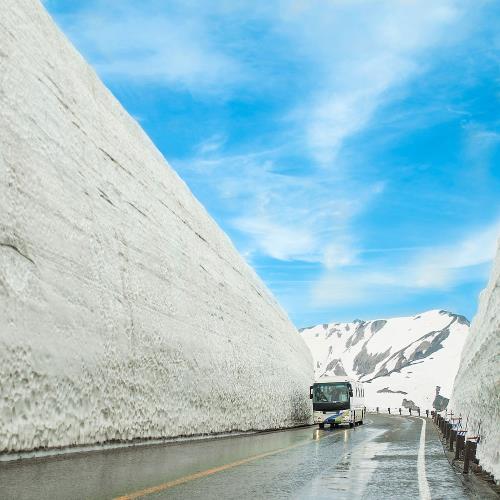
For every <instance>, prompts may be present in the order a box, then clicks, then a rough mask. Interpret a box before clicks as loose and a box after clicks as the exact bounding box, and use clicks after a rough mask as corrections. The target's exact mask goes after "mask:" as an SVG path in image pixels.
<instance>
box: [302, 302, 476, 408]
mask: <svg viewBox="0 0 500 500" xmlns="http://www.w3.org/2000/svg"><path fill="white" fill-rule="evenodd" d="M468 330H469V323H468V321H467V319H466V318H464V317H463V316H459V315H457V314H453V313H450V312H447V311H437V310H433V311H428V312H425V313H422V314H419V315H417V316H412V317H402V318H390V319H377V320H372V321H362V320H354V321H353V322H351V323H329V324H323V325H317V326H314V327H308V328H304V329H302V330H301V334H302V336H303V338H304V340H305V341H306V343H307V345H308V346H309V348H310V350H311V353H312V355H313V358H314V367H315V375H316V380H318V379H320V378H321V377H328V376H335V375H348V376H349V377H353V378H355V379H357V380H360V381H361V382H366V387H365V396H366V405H367V406H368V407H371V408H375V407H377V406H379V407H380V408H385V409H387V408H388V407H391V408H399V407H401V408H416V407H420V408H421V409H422V410H426V409H429V410H431V409H432V408H433V407H434V405H435V404H436V405H446V403H447V398H449V397H450V395H451V390H452V386H453V379H454V377H455V374H456V372H457V369H458V362H459V358H460V352H461V350H462V346H463V345H464V342H465V340H466V338H467V332H468ZM436 387H439V388H440V391H439V395H438V396H437V397H436Z"/></svg>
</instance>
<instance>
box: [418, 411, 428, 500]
mask: <svg viewBox="0 0 500 500" xmlns="http://www.w3.org/2000/svg"><path fill="white" fill-rule="evenodd" d="M420 420H422V429H421V431H420V445H419V448H418V457H417V473H418V489H419V491H420V499H421V500H431V490H430V489H429V483H428V482H427V475H426V473H425V428H426V427H427V422H426V421H425V418H420Z"/></svg>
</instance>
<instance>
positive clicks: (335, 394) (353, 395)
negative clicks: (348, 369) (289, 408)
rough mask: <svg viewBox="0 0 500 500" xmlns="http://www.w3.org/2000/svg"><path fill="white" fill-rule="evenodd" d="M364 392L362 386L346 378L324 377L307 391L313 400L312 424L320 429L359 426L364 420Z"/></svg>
mask: <svg viewBox="0 0 500 500" xmlns="http://www.w3.org/2000/svg"><path fill="white" fill-rule="evenodd" d="M364 396H365V390H364V388H363V384H362V383H361V382H358V381H356V380H353V379H351V378H348V377H328V378H327V377H324V378H321V379H319V380H318V382H315V383H314V385H312V386H311V387H310V389H309V397H310V398H311V399H312V400H313V416H314V423H315V424H319V427H320V429H323V428H324V427H325V424H329V425H330V427H338V426H339V425H349V427H354V426H355V425H361V424H362V423H363V419H364V418H365V412H366V408H365V405H364V400H365V398H364Z"/></svg>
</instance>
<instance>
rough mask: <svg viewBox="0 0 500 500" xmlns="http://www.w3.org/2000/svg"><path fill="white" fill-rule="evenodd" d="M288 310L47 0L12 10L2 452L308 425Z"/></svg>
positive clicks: (302, 348) (0, 276) (3, 212)
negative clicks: (105, 80)
mask: <svg viewBox="0 0 500 500" xmlns="http://www.w3.org/2000/svg"><path fill="white" fill-rule="evenodd" d="M313 378H314V377H313V365H312V358H311V355H310V353H309V350H308V349H307V347H306V345H305V343H304V342H303V340H302V339H301V338H300V336H299V334H298V333H297V331H296V329H295V328H294V326H293V325H292V324H291V322H290V321H289V319H288V317H287V315H286V314H285V313H284V311H283V310H282V309H281V307H280V306H279V305H278V304H277V302H276V301H275V300H274V299H273V297H272V296H271V294H270V293H269V291H268V290H267V289H266V288H265V286H264V285H263V283H262V282H261V281H260V280H259V278H258V277H257V276H256V274H255V273H254V272H253V271H252V269H251V268H250V267H249V266H248V265H247V264H246V263H245V261H244V260H243V258H242V257H241V256H240V255H239V254H238V252H237V251H236V250H235V248H234V247H233V245H232V243H231V242H230V240H229V239H228V237H227V236H226V235H225V234H224V233H223V232H222V230H221V229H220V228H219V227H218V226H217V224H216V223H215V222H214V221H213V220H212V219H211V218H210V216H209V215H208V214H207V212H206V211H205V209H204V208H203V207H202V206H201V205H200V203H199V202H198V201H197V200H196V199H195V198H194V197H193V195H192V194H191V192H190V191H189V189H188V188H187V187H186V185H185V184H184V183H183V181H182V180H181V179H180V178H179V177H178V176H177V175H176V174H175V172H174V171H173V170H172V169H171V168H170V167H169V166H168V165H167V163H166V162H165V160H164V158H163V157H162V155H161V154H160V153H159V152H158V150H157V149H156V148H155V147H154V145H153V144H152V143H151V141H150V140H149V139H148V137H147V136H146V134H145V133H144V132H143V131H142V130H141V128H140V127H139V126H138V125H137V123H136V122H135V121H134V120H133V119H132V118H131V117H130V116H129V115H128V114H127V113H126V112H125V111H124V110H123V108H122V107H121V106H120V104H119V103H118V102H117V101H116V99H115V98H114V97H113V96H112V95H111V93H110V92H109V91H108V90H107V89H106V88H105V86H104V85H103V84H102V83H101V82H100V80H99V79H98V77H97V76H96V74H95V73H94V71H93V70H92V69H91V68H90V67H89V66H88V65H87V64H86V63H85V61H84V60H83V59H82V57H81V56H80V55H79V54H78V53H77V52H76V50H75V49H74V48H73V47H72V46H71V44H70V43H69V42H68V41H67V40H66V38H65V37H64V35H63V34H62V33H61V32H60V31H59V30H58V29H57V27H56V26H55V24H54V23H53V21H52V20H51V18H50V17H49V15H48V14H47V13H46V11H45V10H44V8H43V7H42V6H41V4H40V2H39V1H38V0H3V2H2V8H1V9H0V451H1V452H10V451H19V450H32V449H36V448H46V447H62V446H69V445H83V444H90V443H98V442H105V441H109V440H133V439H137V438H152V437H171V436H179V435H198V434H207V433H221V432H228V431H236V430H242V431H246V430H250V429H271V428H280V427H289V426H295V425H298V424H304V423H308V422H309V421H310V418H311V413H312V410H311V404H310V400H309V397H308V396H309V385H310V384H311V383H312V381H313Z"/></svg>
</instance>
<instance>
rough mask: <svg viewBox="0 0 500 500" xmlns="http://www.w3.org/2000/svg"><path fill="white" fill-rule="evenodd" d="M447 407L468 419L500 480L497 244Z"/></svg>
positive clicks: (499, 257) (481, 456)
mask: <svg viewBox="0 0 500 500" xmlns="http://www.w3.org/2000/svg"><path fill="white" fill-rule="evenodd" d="M450 409H451V410H452V411H453V413H454V414H455V415H461V416H462V418H463V422H464V423H465V422H467V429H468V435H469V436H471V435H476V434H477V432H478V430H479V432H480V435H481V441H480V443H479V445H478V448H477V453H478V457H479V460H480V462H481V465H482V466H483V468H485V469H486V470H488V471H489V472H491V473H492V474H493V475H494V476H495V478H496V479H497V480H498V479H500V246H499V248H498V250H497V256H496V259H495V263H494V266H493V270H492V273H491V277H490V281H489V283H488V286H487V288H486V289H485V290H484V291H483V292H482V293H481V296H480V300H479V308H478V312H477V314H476V316H475V317H474V319H473V321H472V324H471V330H470V336H469V340H468V341H467V344H466V345H465V346H464V349H463V351H462V359H461V360H460V368H459V370H458V373H457V377H456V379H455V384H454V386H453V396H452V399H451V401H450Z"/></svg>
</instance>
